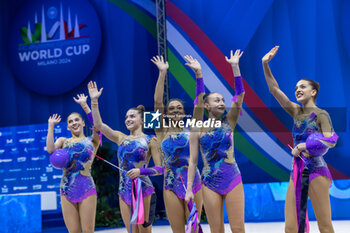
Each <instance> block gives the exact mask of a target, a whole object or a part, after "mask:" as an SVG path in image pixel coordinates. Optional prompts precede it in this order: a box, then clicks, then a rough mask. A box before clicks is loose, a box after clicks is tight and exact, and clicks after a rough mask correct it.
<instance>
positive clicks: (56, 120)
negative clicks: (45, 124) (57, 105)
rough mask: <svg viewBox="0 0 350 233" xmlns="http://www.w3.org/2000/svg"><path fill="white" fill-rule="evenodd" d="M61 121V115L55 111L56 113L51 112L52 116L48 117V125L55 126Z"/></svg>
mask: <svg viewBox="0 0 350 233" xmlns="http://www.w3.org/2000/svg"><path fill="white" fill-rule="evenodd" d="M60 122H61V116H60V115H58V114H57V113H56V114H53V115H52V116H50V118H49V125H52V126H55V125H57V124H58V123H60Z"/></svg>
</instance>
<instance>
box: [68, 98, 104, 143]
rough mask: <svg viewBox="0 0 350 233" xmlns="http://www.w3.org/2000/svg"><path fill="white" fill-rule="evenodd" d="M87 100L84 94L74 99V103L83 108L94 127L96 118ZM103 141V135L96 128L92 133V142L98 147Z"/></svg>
mask: <svg viewBox="0 0 350 233" xmlns="http://www.w3.org/2000/svg"><path fill="white" fill-rule="evenodd" d="M87 98H88V97H87V96H86V95H84V94H78V95H77V98H75V97H73V99H74V101H75V102H76V103H78V104H79V105H80V106H81V108H82V109H83V110H84V112H85V114H86V116H87V118H88V120H89V122H90V124H91V125H92V126H94V118H93V117H92V112H91V109H90V107H89V105H88V104H87V103H86V100H87ZM101 140H102V133H101V132H100V131H98V130H97V129H96V128H94V129H93V132H92V142H93V143H94V144H96V145H98V144H99V143H100V141H101ZM101 144H102V142H101Z"/></svg>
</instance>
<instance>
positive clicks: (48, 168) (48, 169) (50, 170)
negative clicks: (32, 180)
mask: <svg viewBox="0 0 350 233" xmlns="http://www.w3.org/2000/svg"><path fill="white" fill-rule="evenodd" d="M46 172H53V167H52V165H51V164H49V166H47V167H46Z"/></svg>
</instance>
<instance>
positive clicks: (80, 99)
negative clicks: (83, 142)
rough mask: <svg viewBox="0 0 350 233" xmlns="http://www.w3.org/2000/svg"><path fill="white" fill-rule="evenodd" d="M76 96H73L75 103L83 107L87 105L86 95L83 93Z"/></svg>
mask: <svg viewBox="0 0 350 233" xmlns="http://www.w3.org/2000/svg"><path fill="white" fill-rule="evenodd" d="M77 97H78V98H75V97H73V99H74V101H75V102H76V103H78V104H80V106H81V107H82V108H83V109H84V107H86V106H87V104H86V100H87V98H88V97H87V96H86V95H84V94H78V95H77ZM84 110H85V109H84Z"/></svg>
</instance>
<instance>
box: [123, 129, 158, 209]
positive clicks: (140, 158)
mask: <svg viewBox="0 0 350 233" xmlns="http://www.w3.org/2000/svg"><path fill="white" fill-rule="evenodd" d="M153 137H154V136H153V135H149V136H142V137H139V138H135V139H133V138H128V137H127V138H125V139H124V140H123V141H122V143H121V144H120V145H119V148H118V160H119V166H120V167H121V168H122V169H123V170H124V171H123V172H121V173H120V182H119V192H118V193H119V196H120V197H121V198H122V200H123V201H124V202H125V203H126V204H128V205H131V187H132V179H131V178H130V177H129V176H127V175H126V173H127V171H129V170H130V169H133V168H143V167H144V166H145V165H146V163H147V162H148V160H149V158H147V155H148V151H149V143H150V141H151V140H152V138H153ZM140 179H141V180H142V195H143V197H147V196H150V195H152V193H154V187H153V185H152V182H151V180H150V178H149V177H148V176H141V177H140Z"/></svg>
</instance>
